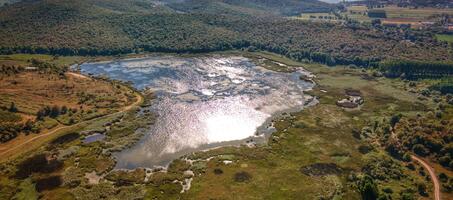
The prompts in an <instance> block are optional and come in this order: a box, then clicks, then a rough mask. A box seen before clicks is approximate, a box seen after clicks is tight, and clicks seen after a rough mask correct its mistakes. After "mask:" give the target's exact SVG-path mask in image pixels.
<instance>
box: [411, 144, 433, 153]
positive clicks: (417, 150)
mask: <svg viewBox="0 0 453 200" xmlns="http://www.w3.org/2000/svg"><path fill="white" fill-rule="evenodd" d="M412 151H414V153H416V154H417V155H420V156H426V155H427V154H429V151H428V150H427V149H426V148H425V147H424V146H423V145H421V144H416V145H414V146H413V147H412Z"/></svg>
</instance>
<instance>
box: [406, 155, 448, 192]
mask: <svg viewBox="0 0 453 200" xmlns="http://www.w3.org/2000/svg"><path fill="white" fill-rule="evenodd" d="M411 158H412V159H413V160H415V161H417V162H419V163H420V164H421V165H422V166H423V167H424V168H425V169H426V170H428V172H429V176H430V177H431V181H432V182H433V184H434V200H440V199H441V198H440V184H439V179H438V178H437V176H436V173H435V172H434V169H433V168H432V167H431V166H429V164H428V163H426V162H425V161H424V160H422V159H421V158H419V157H417V156H414V155H411Z"/></svg>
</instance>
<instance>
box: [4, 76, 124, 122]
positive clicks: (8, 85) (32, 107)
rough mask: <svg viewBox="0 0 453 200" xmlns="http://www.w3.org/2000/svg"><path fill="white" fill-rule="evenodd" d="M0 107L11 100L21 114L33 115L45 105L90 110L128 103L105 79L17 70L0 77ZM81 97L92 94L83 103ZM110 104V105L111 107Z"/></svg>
mask: <svg viewBox="0 0 453 200" xmlns="http://www.w3.org/2000/svg"><path fill="white" fill-rule="evenodd" d="M0 85H2V87H1V88H0V106H5V107H8V106H9V105H10V104H11V102H14V103H15V104H16V106H17V107H18V109H19V111H20V112H21V113H25V114H28V115H34V114H35V113H36V112H37V111H38V110H39V109H41V108H43V107H45V106H52V105H59V106H67V107H68V108H76V109H84V110H91V109H94V108H96V107H97V109H99V110H102V109H107V108H119V107H122V106H124V105H127V104H128V101H129V100H128V97H127V94H125V93H124V92H123V91H122V88H121V87H122V86H119V88H117V87H115V86H113V85H112V84H110V83H109V82H106V81H100V80H95V79H90V78H86V77H81V76H76V75H74V74H72V73H67V74H66V76H65V77H60V76H59V75H57V74H40V73H37V72H25V73H19V74H16V75H13V76H2V77H0ZM84 96H92V97H91V98H90V99H92V100H89V101H86V102H83V103H82V101H83V99H84V98H85V97H84ZM112 105H113V106H112Z"/></svg>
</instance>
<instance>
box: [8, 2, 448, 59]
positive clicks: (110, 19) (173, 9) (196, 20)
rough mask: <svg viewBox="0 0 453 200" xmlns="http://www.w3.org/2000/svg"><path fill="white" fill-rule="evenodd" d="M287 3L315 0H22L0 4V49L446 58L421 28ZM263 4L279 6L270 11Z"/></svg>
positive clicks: (441, 45) (443, 49)
mask: <svg viewBox="0 0 453 200" xmlns="http://www.w3.org/2000/svg"><path fill="white" fill-rule="evenodd" d="M278 2H279V3H278ZM283 2H287V3H283ZM294 2H296V3H297V2H299V3H300V2H306V3H316V2H317V1H314V0H299V1H297V0H285V1H277V0H249V1H247V0H212V1H209V0H164V1H148V0H130V1H122V0H77V1H73V0H25V1H22V2H19V3H15V4H11V5H8V6H4V7H1V8H0V53H3V54H8V53H14V52H23V53H47V54H59V55H74V54H78V55H112V54H120V53H132V52H137V51H159V52H209V51H219V50H229V49H242V48H245V49H250V50H255V49H259V50H267V51H272V52H275V53H279V54H282V55H286V56H288V57H291V58H293V59H298V60H302V59H307V60H313V61H317V62H323V63H327V64H357V65H368V64H369V63H370V62H374V61H379V60H383V59H390V58H405V59H414V60H425V61H426V60H438V61H442V60H449V59H451V58H452V55H451V53H450V52H448V48H447V45H446V44H444V43H438V42H436V41H435V40H433V39H432V37H430V36H429V35H428V36H426V35H420V34H416V33H404V32H400V31H397V30H393V31H392V30H378V29H371V28H368V27H364V26H361V25H350V24H348V25H340V24H337V25H335V24H327V23H314V22H305V21H300V20H294V19H289V18H286V17H283V16H281V15H282V14H281V11H280V10H285V9H286V7H287V5H293V4H292V3H294ZM271 5H276V7H275V8H278V9H277V10H279V11H278V12H270V11H269V10H272V9H271ZM277 5H280V6H277ZM298 5H299V4H298ZM300 5H303V4H300ZM317 5H324V3H320V4H317ZM302 8H303V7H301V10H303V9H302Z"/></svg>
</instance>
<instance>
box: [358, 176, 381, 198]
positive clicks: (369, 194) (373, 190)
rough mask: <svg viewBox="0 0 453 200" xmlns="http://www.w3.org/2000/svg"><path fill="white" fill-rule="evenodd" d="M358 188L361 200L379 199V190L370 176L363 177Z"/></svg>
mask: <svg viewBox="0 0 453 200" xmlns="http://www.w3.org/2000/svg"><path fill="white" fill-rule="evenodd" d="M358 188H359V191H360V194H361V195H362V199H363V200H376V199H377V198H378V197H379V190H378V188H377V185H376V183H375V182H374V180H373V178H371V176H368V175H366V176H365V177H363V178H362V180H361V181H360V183H359V185H358Z"/></svg>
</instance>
